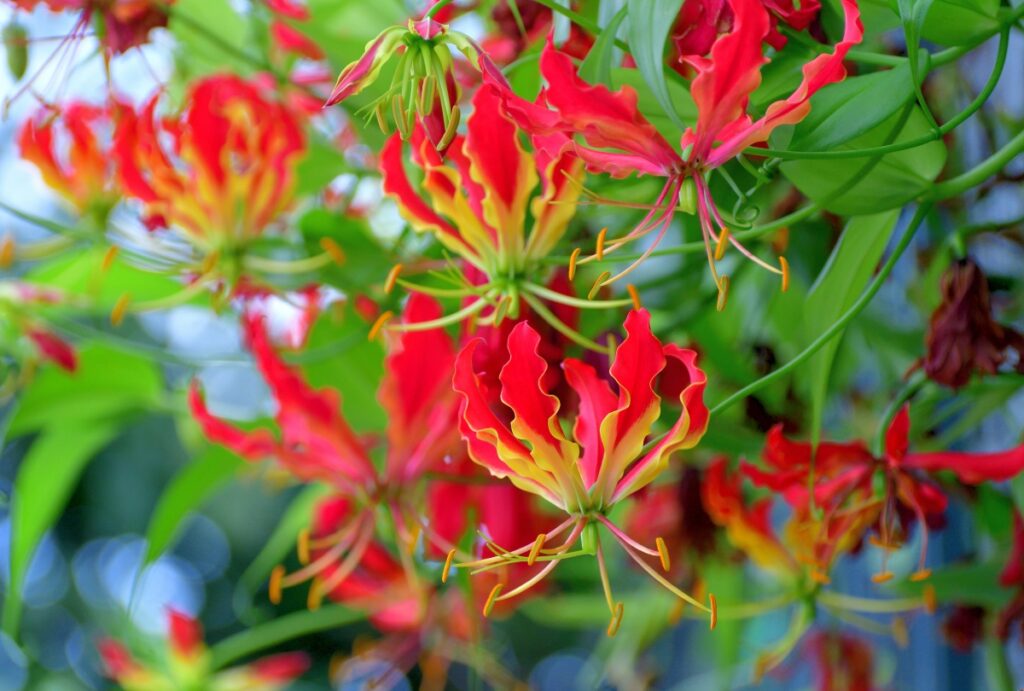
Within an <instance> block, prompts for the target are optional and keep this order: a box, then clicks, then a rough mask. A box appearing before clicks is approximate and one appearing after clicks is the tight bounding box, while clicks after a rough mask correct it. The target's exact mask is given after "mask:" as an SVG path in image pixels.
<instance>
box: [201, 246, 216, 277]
mask: <svg viewBox="0 0 1024 691" xmlns="http://www.w3.org/2000/svg"><path fill="white" fill-rule="evenodd" d="M219 259H220V252H218V251H217V250H214V251H213V252H210V253H209V254H208V255H206V256H205V257H203V263H202V264H200V265H199V273H201V274H208V273H210V272H211V271H213V267H215V266H216V265H217V261H218V260H219Z"/></svg>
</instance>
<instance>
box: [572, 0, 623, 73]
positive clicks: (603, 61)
mask: <svg viewBox="0 0 1024 691" xmlns="http://www.w3.org/2000/svg"><path fill="white" fill-rule="evenodd" d="M627 9H628V8H626V7H623V8H622V9H621V10H619V11H618V12H617V13H616V14H615V16H614V17H612V20H611V21H610V22H608V26H606V27H604V29H603V30H602V31H601V35H600V36H598V37H597V40H596V41H594V45H593V46H592V47H591V49H590V52H589V53H587V57H586V58H585V59H584V60H583V62H582V63H581V64H580V69H579V75H580V77H582V78H583V79H584V80H586V81H588V82H590V83H591V84H605V85H607V86H611V83H612V59H613V57H614V55H615V36H616V34H618V32H619V26H620V25H621V24H622V20H624V19H625V18H626V10H627Z"/></svg>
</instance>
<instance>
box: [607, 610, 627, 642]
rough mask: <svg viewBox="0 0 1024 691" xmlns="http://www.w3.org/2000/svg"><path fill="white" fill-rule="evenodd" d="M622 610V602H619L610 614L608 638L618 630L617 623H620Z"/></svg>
mask: <svg viewBox="0 0 1024 691" xmlns="http://www.w3.org/2000/svg"><path fill="white" fill-rule="evenodd" d="M622 611H623V604H622V603H621V602H620V603H618V604H617V605H615V612H614V613H613V614H612V620H611V621H610V622H609V623H608V631H607V634H608V638H611V637H612V636H614V635H615V634H616V633H618V631H619V624H621V623H622Z"/></svg>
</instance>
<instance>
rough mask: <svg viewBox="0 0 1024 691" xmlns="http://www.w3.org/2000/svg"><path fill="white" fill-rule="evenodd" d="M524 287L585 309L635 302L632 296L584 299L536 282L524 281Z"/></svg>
mask: <svg viewBox="0 0 1024 691" xmlns="http://www.w3.org/2000/svg"><path fill="white" fill-rule="evenodd" d="M523 289H524V290H527V291H529V292H531V293H533V294H534V295H536V296H538V297H541V298H544V299H545V300H549V301H551V302H557V303H559V304H561V305H568V306H569V307H580V308H583V309H588V308H590V309H593V308H599V307H626V306H627V305H631V304H633V300H632V299H631V298H622V299H621V300H584V299H583V298H577V297H573V296H571V295H565V294H563V293H559V292H558V291H555V290H551V289H550V288H545V287H544V286H541V285H537V284H536V283H524V284H523Z"/></svg>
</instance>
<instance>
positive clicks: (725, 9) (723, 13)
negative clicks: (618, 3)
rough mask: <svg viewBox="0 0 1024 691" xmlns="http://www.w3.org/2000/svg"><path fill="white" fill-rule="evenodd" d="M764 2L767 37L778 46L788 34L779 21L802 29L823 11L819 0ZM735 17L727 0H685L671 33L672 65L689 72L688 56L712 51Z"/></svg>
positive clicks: (769, 41) (772, 0) (729, 29)
mask: <svg viewBox="0 0 1024 691" xmlns="http://www.w3.org/2000/svg"><path fill="white" fill-rule="evenodd" d="M761 3H762V4H763V5H764V7H765V9H766V10H768V21H769V29H768V34H767V35H766V36H765V38H764V41H765V43H767V44H768V45H770V46H771V47H772V48H775V49H776V50H781V49H782V48H783V46H785V45H786V37H785V36H783V35H782V34H781V33H780V32H779V22H782V23H783V24H786V25H788V26H790V27H791V28H793V29H794V30H796V31H803V30H804V29H806V28H807V27H808V26H810V24H811V22H813V21H814V19H815V18H816V17H817V16H818V12H820V11H821V2H820V1H819V0H801V1H798V2H793V0H761ZM735 18H736V14H735V11H734V9H733V6H732V5H731V4H729V3H728V2H726V0H686V2H684V3H683V6H682V8H681V9H680V10H679V16H678V18H677V19H676V23H675V26H674V27H672V33H671V34H670V37H671V39H672V44H673V47H674V48H675V53H676V55H675V61H674V64H673V65H672V66H673V67H675V68H676V69H678V70H680V71H682V72H683V74H684V76H688V70H686V67H685V63H686V57H685V56H687V55H707V54H708V53H710V52H711V48H712V46H713V45H714V43H715V40H716V39H717V38H718V36H719V34H725V33H729V32H730V31H732V29H733V24H734V22H735Z"/></svg>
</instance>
